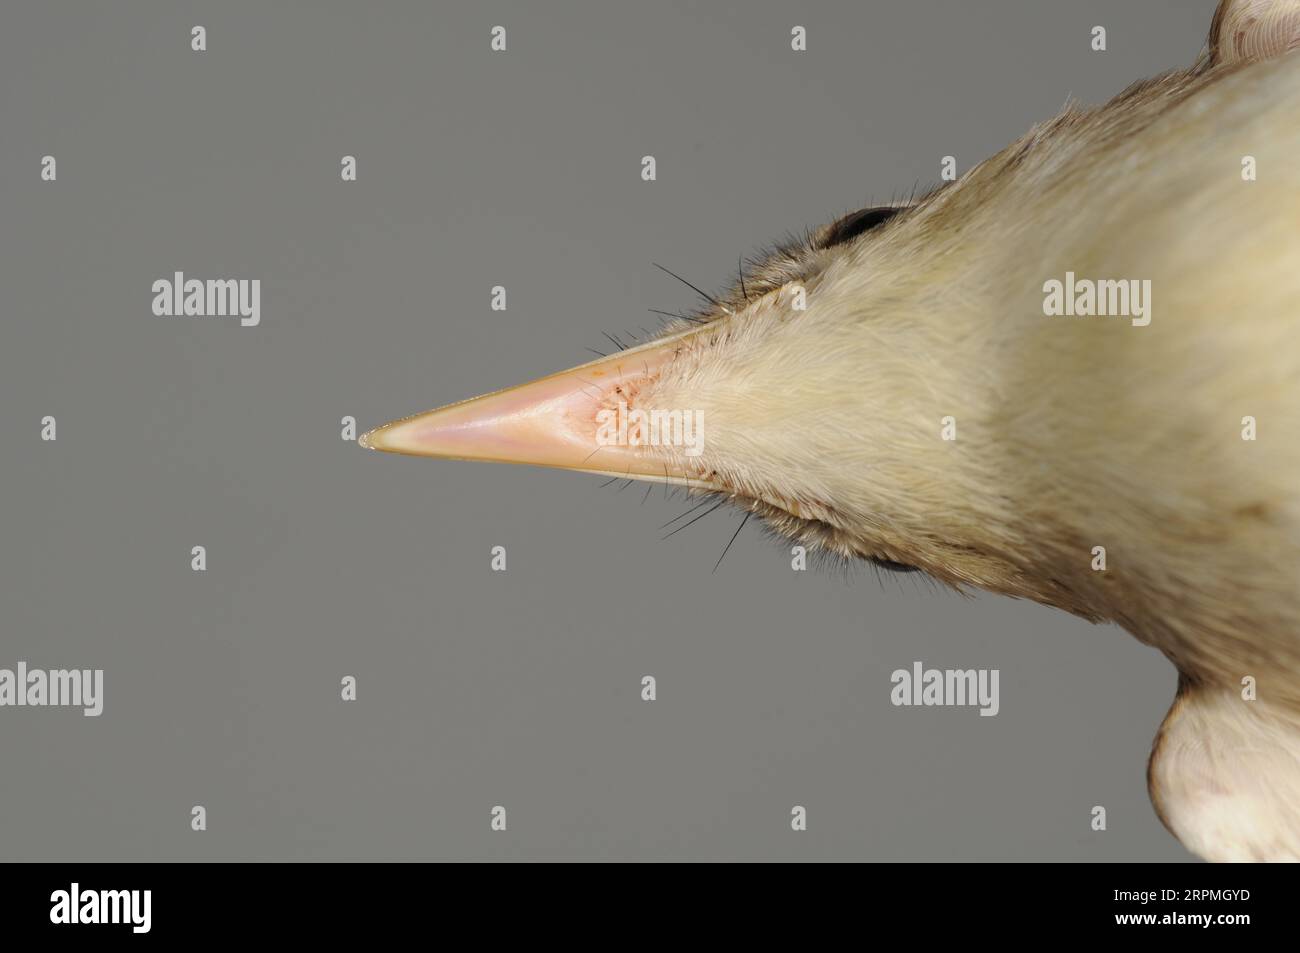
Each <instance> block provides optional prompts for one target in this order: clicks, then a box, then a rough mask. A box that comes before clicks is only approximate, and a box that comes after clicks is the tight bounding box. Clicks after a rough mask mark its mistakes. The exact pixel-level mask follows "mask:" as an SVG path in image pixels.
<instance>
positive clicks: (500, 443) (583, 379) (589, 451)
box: [360, 329, 710, 488]
mask: <svg viewBox="0 0 1300 953" xmlns="http://www.w3.org/2000/svg"><path fill="white" fill-rule="evenodd" d="M695 333H698V331H697V330H696V329H688V330H686V331H682V332H679V333H678V334H674V335H671V336H669V337H667V338H663V339H661V340H659V341H653V342H651V343H649V344H644V345H641V346H640V347H636V348H632V349H630V350H627V351H619V352H617V353H614V354H611V355H609V356H608V357H603V358H600V359H599V360H595V361H591V362H590V363H587V364H583V365H581V366H579V367H575V368H572V369H571V370H567V371H561V372H560V373H558V374H552V375H550V376H549V377H543V378H541V379H540V380H535V381H533V382H531V383H528V384H520V385H519V386H517V387H509V388H506V389H505V390H499V391H496V392H495V393H491V394H485V395H483V396H482V397H474V398H472V399H470V400H465V401H461V402H460V403H458V404H450V405H448V406H446V407H441V408H439V409H437V410H430V411H427V412H425V413H422V414H416V415H415V416H412V417H406V418H403V419H401V420H394V421H392V422H391V423H387V424H384V425H383V426H382V427H378V428H376V429H375V430H372V431H370V432H369V433H367V434H366V435H365V436H363V437H362V438H361V441H360V443H361V446H363V447H368V448H370V449H373V450H385V451H388V452H390V453H404V454H412V455H415V456H424V457H443V458H447V459H454V460H485V461H491V462H495V463H528V464H533V465H535V466H542V467H558V468H561V469H565V470H580V471H583V472H586V473H597V474H603V475H606V476H617V477H623V478H626V479H637V480H651V481H655V482H668V483H678V484H689V485H691V486H698V487H701V488H706V487H709V486H710V482H709V481H708V480H703V479H700V478H699V477H698V476H696V475H694V474H692V473H688V472H687V471H686V470H684V469H682V468H681V467H680V466H678V465H677V464H675V463H674V462H673V459H672V458H676V457H678V456H679V455H677V454H667V453H663V452H662V451H661V450H660V449H659V448H657V447H653V446H629V445H625V444H621V443H611V442H609V440H608V435H606V437H605V439H604V440H602V439H601V438H600V436H599V434H600V430H601V427H600V423H599V422H598V419H597V414H598V413H599V412H600V411H601V410H602V409H610V410H612V411H613V412H615V413H616V412H617V408H618V405H619V402H620V400H623V401H625V402H626V403H631V402H633V400H634V395H635V394H636V393H637V392H638V391H639V390H640V389H641V388H642V387H643V386H644V385H645V384H646V383H648V382H649V381H651V380H653V379H654V378H655V376H656V375H657V374H658V372H659V371H660V370H661V369H662V368H663V367H664V365H666V364H667V363H668V362H670V361H671V360H673V358H674V356H675V355H676V354H677V352H678V350H679V348H680V346H681V343H682V340H683V339H684V338H686V337H688V336H690V335H692V334H695Z"/></svg>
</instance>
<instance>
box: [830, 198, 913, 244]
mask: <svg viewBox="0 0 1300 953" xmlns="http://www.w3.org/2000/svg"><path fill="white" fill-rule="evenodd" d="M905 208H906V206H902V205H880V206H876V207H875V208H864V209H859V210H858V211H856V212H850V213H849V214H848V215H845V216H844V217H843V218H840V219H836V220H835V221H834V222H831V223H830V224H829V225H827V226H826V228H825V231H824V232H823V234H822V235H821V236H819V240H818V242H817V247H818V248H832V247H834V246H835V245H842V244H844V243H845V242H847V241H850V240H852V239H854V238H857V237H858V236H859V235H865V234H866V233H867V232H869V231H871V230H872V229H873V228H875V227H876V226H878V225H883V224H884V223H885V222H887V221H889V220H890V219H891V218H893V217H894V216H895V215H897V214H898V213H899V212H901V211H903V210H904V209H905Z"/></svg>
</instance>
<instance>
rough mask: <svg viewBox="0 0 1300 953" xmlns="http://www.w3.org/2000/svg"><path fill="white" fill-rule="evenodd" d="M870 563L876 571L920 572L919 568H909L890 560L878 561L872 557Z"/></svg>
mask: <svg viewBox="0 0 1300 953" xmlns="http://www.w3.org/2000/svg"><path fill="white" fill-rule="evenodd" d="M868 562H870V563H871V564H872V565H873V566H875V567H876V568H877V569H887V570H889V571H890V572H920V571H921V570H920V567H919V566H909V565H908V564H907V563H896V562H894V561H893V560H892V559H879V558H877V557H875V556H872V557H871V558H870V559H869V560H868Z"/></svg>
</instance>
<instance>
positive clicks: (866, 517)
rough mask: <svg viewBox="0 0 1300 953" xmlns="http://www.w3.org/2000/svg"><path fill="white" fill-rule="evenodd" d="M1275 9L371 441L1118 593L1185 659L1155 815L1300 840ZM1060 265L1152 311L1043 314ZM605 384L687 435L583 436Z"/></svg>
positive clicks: (960, 573) (1290, 158) (1295, 378)
mask: <svg viewBox="0 0 1300 953" xmlns="http://www.w3.org/2000/svg"><path fill="white" fill-rule="evenodd" d="M1296 37H1300V4H1297V3H1296V2H1295V0H1225V3H1224V4H1223V5H1222V6H1221V9H1220V11H1219V12H1218V13H1217V14H1216V18H1215V24H1214V29H1213V33H1212V42H1211V49H1210V52H1209V53H1208V54H1207V55H1206V56H1204V57H1203V58H1202V60H1201V61H1200V62H1199V63H1198V64H1197V65H1196V66H1195V67H1194V68H1193V69H1191V70H1188V71H1186V72H1180V73H1175V74H1170V75H1167V76H1165V77H1161V78H1159V79H1156V80H1153V81H1150V82H1147V83H1144V84H1140V85H1138V86H1136V87H1134V88H1133V89H1131V90H1129V91H1127V92H1126V93H1124V94H1122V95H1121V96H1120V97H1118V98H1117V99H1116V100H1114V101H1112V102H1111V103H1109V104H1107V105H1105V106H1101V107H1096V108H1078V107H1071V108H1069V109H1067V110H1066V111H1065V112H1064V113H1063V114H1062V115H1060V116H1058V117H1057V118H1056V119H1054V120H1052V121H1050V122H1047V123H1045V124H1043V125H1041V126H1038V127H1036V128H1034V129H1033V130H1031V132H1030V133H1029V134H1028V135H1027V136H1025V137H1024V138H1023V139H1021V140H1020V141H1019V142H1016V143H1014V144H1013V145H1011V146H1010V147H1008V148H1007V149H1005V150H1003V151H1002V152H1001V153H999V154H998V155H996V156H994V157H993V158H991V159H989V160H988V161H986V162H984V163H982V164H981V165H979V166H978V167H976V168H975V169H972V170H971V171H970V172H969V173H967V174H966V175H965V176H964V177H963V178H961V179H960V180H959V181H958V182H956V183H953V184H951V185H949V186H947V187H945V188H943V189H941V190H938V191H936V192H934V193H932V194H931V195H929V196H927V197H925V198H924V199H922V200H921V201H920V202H918V203H916V204H915V205H914V206H912V207H910V208H908V209H907V210H905V211H903V212H901V213H900V214H898V215H897V216H895V217H894V218H893V219H891V220H890V221H888V222H886V223H884V224H882V225H879V226H877V227H876V228H874V229H872V230H870V231H868V232H866V233H865V234H863V235H861V236H858V237H855V238H852V239H850V240H848V241H843V242H838V243H835V244H831V245H829V246H826V247H823V246H825V243H826V240H827V236H828V234H829V232H828V230H826V229H823V230H821V231H820V232H817V233H813V234H812V235H811V236H810V237H809V240H808V241H807V242H805V243H802V244H798V245H795V246H792V247H788V248H786V249H783V250H781V251H779V252H778V253H777V254H775V255H774V256H772V257H771V258H769V259H768V260H767V261H765V262H763V263H761V264H760V265H759V266H757V267H756V268H754V269H753V270H752V271H751V272H750V273H749V274H748V275H747V276H746V282H745V285H744V287H743V289H742V288H741V286H740V285H739V283H738V284H737V287H736V288H734V289H732V291H731V292H730V293H729V294H727V295H726V296H724V297H723V298H721V299H720V301H719V303H718V305H717V306H716V307H713V308H710V309H709V310H708V311H707V312H706V313H704V315H703V317H704V318H705V319H706V320H707V322H708V323H707V324H705V325H703V326H699V327H697V326H686V325H683V326H681V327H677V328H674V329H673V330H672V332H671V334H670V336H669V337H667V338H665V339H664V340H661V341H659V342H654V343H652V344H649V345H646V346H644V347H643V348H639V349H634V350H633V351H629V352H627V353H625V354H622V355H617V356H616V357H615V358H612V359H610V360H608V361H599V362H593V363H592V364H591V365H588V366H585V367H583V368H579V369H575V371H574V372H570V373H569V374H567V375H557V376H555V377H553V378H550V379H548V380H547V381H544V382H543V383H542V384H540V385H539V384H534V385H528V386H526V387H525V388H521V389H517V390H512V391H509V392H506V393H504V394H502V395H497V396H493V397H489V398H487V399H480V400H479V401H474V402H469V403H466V404H462V405H458V406H457V407H456V408H455V409H453V410H451V411H447V410H444V411H437V412H432V413H431V414H430V415H418V416H417V417H415V418H409V419H408V420H407V421H404V422H398V423H397V424H394V425H388V426H387V427H385V428H381V430H380V431H376V432H375V433H374V434H372V435H369V436H368V438H367V443H368V445H370V446H376V447H379V448H381V449H390V450H397V451H401V452H413V453H428V454H432V455H446V456H460V457H469V458H481V459H505V460H520V461H530V462H540V463H549V464H552V465H557V466H566V467H570V468H573V469H585V470H595V471H600V472H607V473H611V474H623V473H626V474H628V475H630V476H634V477H641V478H646V479H652V478H655V477H656V475H660V478H666V479H669V480H672V481H674V482H684V481H691V482H693V483H694V484H696V485H700V486H703V487H706V488H708V489H711V490H714V491H716V492H720V493H723V494H725V495H726V496H727V497H728V498H729V499H731V500H732V502H734V503H736V504H737V505H739V506H741V507H744V508H747V509H749V510H751V511H753V512H756V513H758V514H759V515H761V516H763V517H765V518H766V519H767V520H768V522H769V524H770V525H771V526H773V527H774V528H775V529H776V530H777V531H779V532H781V533H783V534H784V535H786V536H789V537H790V538H792V539H796V540H800V541H803V542H806V543H810V544H813V545H815V546H817V547H820V548H823V549H825V550H828V551H830V552H833V553H836V554H840V555H844V556H861V557H867V558H877V559H885V560H890V561H894V562H899V563H905V564H907V565H911V566H916V567H919V568H921V569H924V570H926V571H927V572H929V573H930V574H931V575H933V576H934V577H936V578H938V579H940V580H943V581H945V582H948V583H951V584H953V585H957V586H963V587H964V586H977V587H981V588H984V589H988V590H991V591H993V592H998V593H1004V594H1007V595H1012V596H1019V597H1024V598H1029V599H1034V600H1036V601H1039V602H1043V603H1046V604H1049V605H1053V606H1057V607H1060V608H1062V609H1065V610H1067V611H1070V612H1073V613H1076V614H1078V615H1081V616H1084V617H1085V618H1089V619H1093V620H1098V621H1110V622H1114V623H1117V624H1119V625H1121V626H1123V627H1124V628H1126V629H1127V630H1129V631H1130V632H1132V633H1133V634H1134V635H1135V636H1137V638H1139V639H1141V640H1142V641H1144V642H1146V643H1149V644H1151V645H1153V646H1155V647H1157V648H1158V649H1160V650H1161V651H1162V652H1164V653H1165V655H1167V656H1168V657H1169V658H1170V660H1171V661H1173V662H1174V664H1175V665H1176V666H1177V667H1178V670H1179V672H1180V675H1181V679H1180V691H1179V695H1178V698H1177V699H1176V701H1175V704H1174V707H1173V708H1172V709H1171V711H1170V714H1169V716H1168V717H1167V718H1166V720H1165V722H1164V724H1163V725H1162V726H1161V729H1160V733H1159V735H1158V737H1157V743H1156V746H1155V749H1154V751H1153V755H1152V760H1151V764H1150V769H1149V777H1150V787H1151V793H1152V798H1153V801H1154V803H1155V805H1156V808H1157V810H1158V811H1159V813H1160V815H1161V817H1162V819H1163V820H1164V821H1165V823H1166V825H1167V826H1168V827H1169V828H1170V829H1171V830H1172V831H1173V832H1174V833H1175V834H1176V835H1177V836H1178V837H1179V838H1180V839H1181V840H1182V841H1183V843H1184V844H1185V845H1186V846H1187V847H1188V848H1189V849H1191V850H1193V851H1195V852H1197V853H1198V854H1201V855H1202V856H1204V857H1207V858H1210V859H1220V860H1237V859H1244V860H1252V859H1267V860H1296V859H1300V593H1298V592H1297V583H1300V159H1298V158H1297V157H1300V56H1288V55H1283V54H1284V53H1285V51H1286V50H1288V49H1290V48H1291V47H1292V46H1294V45H1295V42H1294V40H1295V38H1296ZM1261 57H1262V58H1261ZM1246 156H1250V157H1253V159H1254V161H1255V163H1256V165H1257V168H1258V176H1257V180H1256V181H1244V180H1243V177H1242V161H1243V157H1246ZM1067 271H1070V272H1074V273H1075V274H1076V275H1078V276H1080V277H1087V278H1120V279H1123V278H1134V279H1149V280H1150V281H1151V284H1152V302H1151V307H1152V310H1151V318H1152V320H1151V323H1150V325H1149V326H1147V327H1135V326H1133V325H1132V323H1131V322H1130V321H1129V320H1128V319H1126V318H1116V317H1048V316H1045V315H1044V313H1043V301H1044V282H1046V281H1047V280H1049V279H1053V278H1062V277H1063V276H1064V275H1065V273H1066V272H1067ZM798 288H803V289H805V291H806V303H807V308H806V310H796V309H795V308H794V307H793V304H794V301H795V299H796V293H797V290H798ZM616 385H617V387H618V391H617V392H616V391H615V390H614V387H615V386H616ZM539 388H540V389H539ZM543 391H545V392H544V393H543ZM560 395H564V396H560ZM616 399H618V400H627V401H629V402H630V403H631V404H632V405H633V406H640V407H646V408H652V407H659V408H679V409H689V410H698V411H702V412H703V416H704V420H705V421H706V422H707V427H706V440H705V443H704V451H703V454H702V455H701V456H699V457H694V458H693V457H687V456H685V455H684V454H683V453H681V452H679V451H677V450H674V449H673V448H671V447H654V448H650V447H643V448H636V449H634V450H630V449H627V448H599V449H597V448H596V445H595V443H594V442H593V440H592V434H593V432H594V423H593V421H594V414H595V410H596V409H597V407H599V406H602V405H603V406H611V405H612V403H613V402H614V401H615V400H616ZM521 408H523V411H522V412H521ZM539 408H540V410H539ZM1246 416H1250V417H1253V418H1254V419H1255V421H1256V422H1257V427H1258V439H1256V440H1254V441H1246V440H1243V439H1242V427H1243V423H1242V418H1243V417H1246ZM944 418H952V421H953V423H954V424H955V428H956V439H955V440H944V439H942V435H941V430H942V427H943V420H944ZM485 422H487V423H489V424H490V426H487V427H486V428H485V427H484V426H483V425H484V424H485ZM486 431H494V432H496V433H497V434H504V435H507V436H508V439H506V438H505V437H502V439H500V440H499V441H497V442H495V443H493V444H492V446H491V447H483V448H482V449H476V447H475V445H474V444H473V441H475V440H477V441H481V440H482V439H483V437H482V434H483V433H484V432H486ZM466 434H472V440H471V441H470V442H468V443H467V442H466V437H465V435H466ZM539 435H540V436H539ZM557 435H559V436H557ZM589 451H590V452H589ZM1098 546H1101V547H1105V551H1106V564H1107V569H1106V571H1104V572H1099V571H1096V570H1095V569H1094V555H1093V550H1094V547H1098ZM1247 678H1249V679H1253V680H1254V681H1255V684H1256V686H1257V688H1256V691H1257V697H1256V698H1255V699H1254V700H1247V699H1245V698H1243V679H1247Z"/></svg>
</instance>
